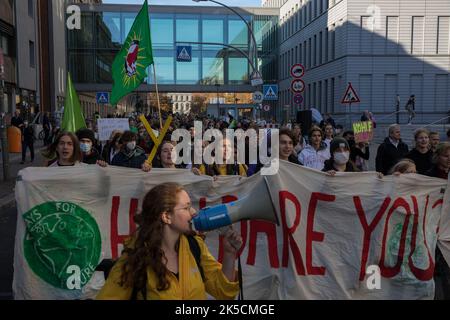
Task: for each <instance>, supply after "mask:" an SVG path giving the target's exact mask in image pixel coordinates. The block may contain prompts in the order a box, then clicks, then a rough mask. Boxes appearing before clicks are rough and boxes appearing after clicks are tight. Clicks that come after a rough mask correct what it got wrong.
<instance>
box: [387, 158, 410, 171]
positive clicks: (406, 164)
mask: <svg viewBox="0 0 450 320" xmlns="http://www.w3.org/2000/svg"><path fill="white" fill-rule="evenodd" d="M411 166H414V167H415V166H416V164H415V163H414V161H412V160H411V159H402V160H400V161H399V162H397V163H396V164H395V165H394V166H393V167H392V168H391V170H389V174H393V173H394V172H400V173H405V172H406V171H407V170H408V169H409V168H411Z"/></svg>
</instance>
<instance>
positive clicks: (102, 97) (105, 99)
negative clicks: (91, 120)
mask: <svg viewBox="0 0 450 320" xmlns="http://www.w3.org/2000/svg"><path fill="white" fill-rule="evenodd" d="M96 97H97V103H98V104H108V103H109V93H108V92H97V95H96Z"/></svg>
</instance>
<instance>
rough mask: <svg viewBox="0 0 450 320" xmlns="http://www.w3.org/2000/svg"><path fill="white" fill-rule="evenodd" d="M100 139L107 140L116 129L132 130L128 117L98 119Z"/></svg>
mask: <svg viewBox="0 0 450 320" xmlns="http://www.w3.org/2000/svg"><path fill="white" fill-rule="evenodd" d="M97 128H98V139H99V140H100V141H107V140H109V138H110V137H111V133H112V132H113V131H114V130H120V131H127V130H130V124H129V122H128V119H122V118H106V119H97Z"/></svg>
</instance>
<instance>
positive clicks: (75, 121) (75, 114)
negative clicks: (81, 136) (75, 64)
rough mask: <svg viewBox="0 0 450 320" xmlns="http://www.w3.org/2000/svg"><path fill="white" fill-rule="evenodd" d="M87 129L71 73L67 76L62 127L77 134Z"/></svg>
mask: <svg viewBox="0 0 450 320" xmlns="http://www.w3.org/2000/svg"><path fill="white" fill-rule="evenodd" d="M82 128H86V122H85V121H84V116H83V112H82V111H81V106H80V100H79V99H78V96H77V92H76V91H75V87H74V86H73V83H72V78H71V77H70V73H68V74H67V90H66V99H65V100H64V115H63V121H62V125H61V129H62V130H63V131H69V132H76V131H77V130H78V129H82Z"/></svg>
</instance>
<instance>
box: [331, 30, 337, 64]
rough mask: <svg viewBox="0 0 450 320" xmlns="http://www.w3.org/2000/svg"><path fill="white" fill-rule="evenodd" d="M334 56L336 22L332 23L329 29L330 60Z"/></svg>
mask: <svg viewBox="0 0 450 320" xmlns="http://www.w3.org/2000/svg"><path fill="white" fill-rule="evenodd" d="M335 58H336V24H335V23H333V30H332V31H331V60H334V59H335Z"/></svg>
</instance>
